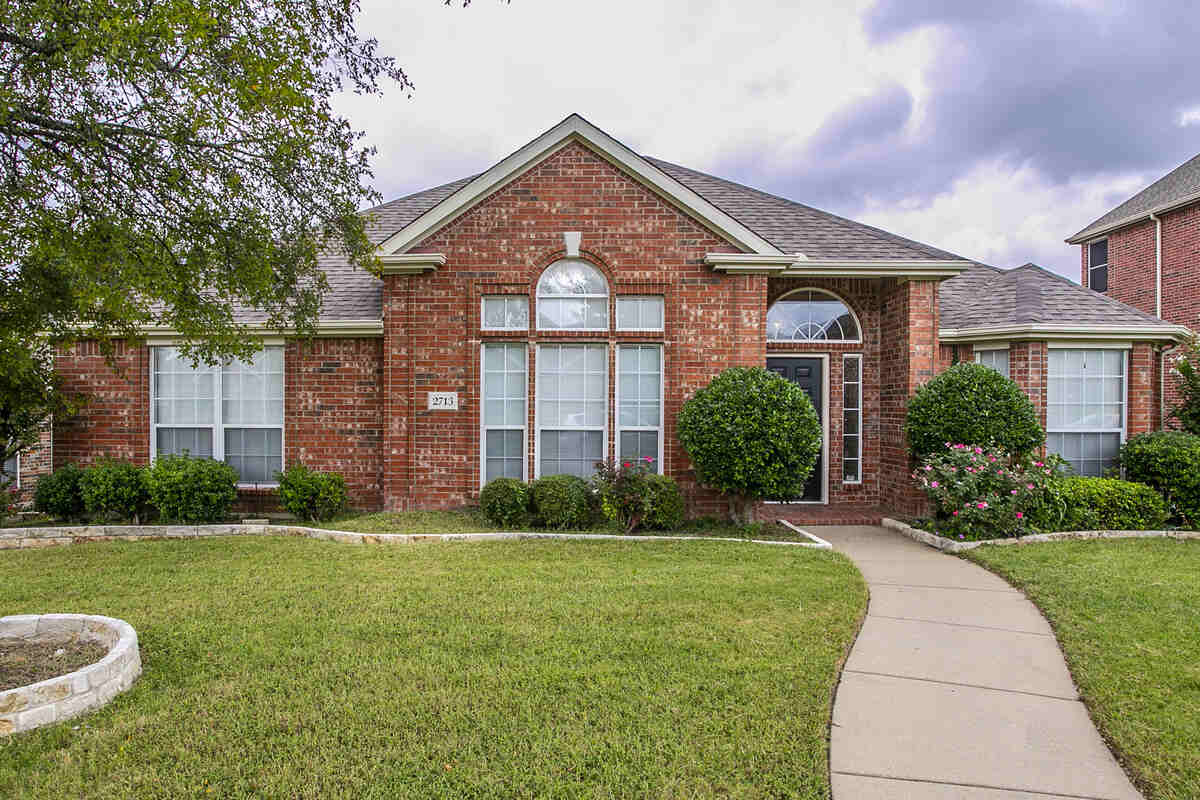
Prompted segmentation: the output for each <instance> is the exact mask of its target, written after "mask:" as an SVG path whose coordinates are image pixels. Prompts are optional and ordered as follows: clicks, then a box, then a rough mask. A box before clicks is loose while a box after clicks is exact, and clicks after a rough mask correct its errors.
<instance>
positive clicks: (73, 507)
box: [33, 464, 84, 520]
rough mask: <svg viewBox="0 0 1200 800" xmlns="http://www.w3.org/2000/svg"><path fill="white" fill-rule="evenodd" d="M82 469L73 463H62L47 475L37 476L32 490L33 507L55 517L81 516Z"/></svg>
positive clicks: (71, 517) (69, 518)
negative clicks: (35, 484)
mask: <svg viewBox="0 0 1200 800" xmlns="http://www.w3.org/2000/svg"><path fill="white" fill-rule="evenodd" d="M82 477H83V470H81V469H80V468H79V467H77V466H75V465H74V464H63V465H62V466H61V467H59V468H58V469H56V470H54V472H51V473H50V474H49V475H43V476H42V477H40V478H38V482H37V487H36V488H35V489H34V490H33V507H34V509H35V510H37V511H40V512H42V513H43V514H49V515H50V516H52V517H55V518H56V519H62V520H72V519H79V518H80V517H82V516H83V509H84V506H83V494H82V493H81V491H80V487H79V481H80V478H82Z"/></svg>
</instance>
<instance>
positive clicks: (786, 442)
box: [679, 367, 821, 523]
mask: <svg viewBox="0 0 1200 800" xmlns="http://www.w3.org/2000/svg"><path fill="white" fill-rule="evenodd" d="M679 441H680V442H681V443H682V444H683V447H684V449H685V450H687V454H688V458H690V459H691V461H692V465H693V466H694V467H695V469H696V477H697V478H698V479H699V481H700V482H701V483H702V484H705V485H706V486H711V487H712V488H714V489H716V490H717V491H719V492H721V493H722V494H725V495H728V496H729V513H730V517H731V518H732V519H733V520H734V521H735V522H742V523H745V522H750V521H752V520H753V518H754V503H755V502H756V501H758V500H760V499H764V498H765V499H790V498H795V497H799V496H800V495H802V494H803V493H804V483H805V481H807V480H808V476H809V475H811V474H812V470H813V467H814V466H815V465H816V461H817V455H818V454H819V453H820V452H821V423H820V421H819V420H818V419H817V412H816V410H815V409H814V408H813V405H812V402H811V401H810V400H809V399H808V395H807V394H805V393H804V390H803V389H801V388H800V387H799V386H797V385H796V384H794V383H792V382H791V381H788V380H786V379H784V378H781V377H780V376H779V375H776V374H775V373H773V372H768V371H767V370H765V369H762V368H761V367H755V368H747V367H732V368H730V369H727V370H725V371H724V372H722V373H721V374H720V375H718V376H717V377H715V378H713V380H712V382H711V383H709V384H708V386H706V387H704V388H703V389H701V390H700V391H698V392H696V394H695V395H693V396H692V397H691V399H689V400H688V401H687V402H686V403H684V404H683V408H682V409H681V410H680V412H679Z"/></svg>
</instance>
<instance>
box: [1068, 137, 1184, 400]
mask: <svg viewBox="0 0 1200 800" xmlns="http://www.w3.org/2000/svg"><path fill="white" fill-rule="evenodd" d="M1067 242H1068V243H1069V244H1077V245H1079V251H1080V268H1079V279H1080V282H1081V283H1082V284H1083V285H1084V286H1088V287H1090V288H1092V289H1094V290H1095V291H1097V292H1101V293H1102V294H1104V295H1105V296H1107V297H1111V298H1113V299H1115V300H1120V301H1121V302H1122V303H1125V304H1127V305H1130V306H1133V307H1134V308H1137V309H1140V310H1141V311H1144V312H1146V313H1147V314H1151V315H1153V316H1155V317H1156V318H1159V319H1162V320H1165V321H1167V322H1172V323H1175V324H1177V325H1185V326H1187V327H1188V328H1190V329H1191V330H1193V331H1195V330H1198V329H1200V155H1197V156H1196V157H1194V158H1192V159H1191V160H1189V161H1186V162H1184V163H1183V164H1180V165H1179V166H1178V167H1176V168H1175V169H1173V170H1172V171H1171V172H1169V173H1167V174H1166V175H1164V176H1163V177H1161V178H1159V179H1158V180H1157V181H1155V182H1154V183H1152V184H1150V185H1149V186H1147V187H1146V188H1145V189H1143V190H1141V191H1140V192H1138V193H1137V194H1135V195H1134V196H1133V197H1130V198H1129V199H1128V200H1126V201H1124V202H1123V203H1121V204H1120V205H1118V206H1117V207H1116V208H1113V209H1112V210H1111V211H1109V212H1108V213H1106V214H1104V215H1103V216H1101V217H1100V218H1099V219H1097V220H1095V221H1094V222H1092V223H1091V224H1090V225H1088V226H1087V227H1086V228H1084V229H1083V230H1081V231H1079V233H1076V234H1075V235H1074V236H1072V237H1071V238H1069V239H1067ZM1169 362H1170V359H1169V358H1168V359H1166V360H1165V361H1164V363H1163V374H1162V377H1161V380H1162V381H1163V385H1164V391H1163V393H1162V404H1163V406H1162V411H1161V413H1162V414H1163V417H1164V419H1165V418H1166V416H1167V415H1168V414H1169V412H1170V409H1171V407H1172V406H1174V405H1175V404H1176V403H1177V402H1178V399H1179V398H1178V391H1177V384H1176V382H1175V379H1174V377H1173V376H1172V374H1171V371H1170V363H1169Z"/></svg>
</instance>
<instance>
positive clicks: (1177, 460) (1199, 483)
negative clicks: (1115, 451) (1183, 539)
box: [1121, 431, 1200, 527]
mask: <svg viewBox="0 0 1200 800" xmlns="http://www.w3.org/2000/svg"><path fill="white" fill-rule="evenodd" d="M1121 467H1122V468H1123V469H1124V471H1125V477H1126V478H1128V479H1129V480H1131V481H1137V482H1139V483H1144V484H1146V485H1147V486H1150V487H1152V488H1154V489H1156V490H1157V491H1158V492H1159V493H1160V494H1161V495H1162V496H1163V498H1164V499H1165V500H1166V501H1167V506H1168V508H1169V509H1172V510H1173V511H1174V512H1175V513H1176V514H1178V515H1179V516H1180V517H1181V518H1182V519H1183V520H1184V522H1186V523H1187V525H1188V526H1189V527H1196V525H1198V524H1200V436H1194V435H1192V434H1190V433H1182V432H1180V431H1158V432H1157V433H1143V434H1140V435H1138V436H1132V437H1130V439H1129V441H1127V442H1125V445H1124V446H1123V447H1122V448H1121Z"/></svg>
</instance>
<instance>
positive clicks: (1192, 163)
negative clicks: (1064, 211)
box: [1067, 153, 1200, 242]
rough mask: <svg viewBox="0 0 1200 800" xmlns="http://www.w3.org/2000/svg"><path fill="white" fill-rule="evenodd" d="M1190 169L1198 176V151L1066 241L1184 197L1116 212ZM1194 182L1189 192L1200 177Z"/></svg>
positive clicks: (1197, 186)
mask: <svg viewBox="0 0 1200 800" xmlns="http://www.w3.org/2000/svg"><path fill="white" fill-rule="evenodd" d="M1192 169H1196V171H1197V175H1198V176H1200V153H1197V154H1196V155H1194V156H1192V157H1191V158H1189V159H1187V160H1186V161H1184V162H1183V163H1182V164H1180V165H1178V166H1176V167H1174V168H1173V169H1170V170H1168V171H1167V172H1165V173H1163V174H1162V175H1160V176H1159V177H1158V178H1157V179H1155V180H1153V181H1151V182H1150V183H1148V184H1146V185H1145V186H1143V187H1142V188H1141V189H1140V190H1138V191H1136V192H1134V193H1133V194H1131V195H1130V196H1129V197H1126V198H1125V199H1124V200H1122V201H1121V202H1120V203H1117V205H1115V206H1113V207H1112V208H1110V209H1109V210H1108V211H1106V212H1104V213H1103V214H1101V215H1100V216H1098V217H1096V218H1095V219H1094V220H1092V221H1091V222H1089V223H1088V224H1087V225H1085V226H1084V227H1083V228H1081V229H1080V230H1079V232H1078V233H1076V234H1075V235H1073V236H1072V237H1071V238H1070V239H1068V240H1067V241H1068V242H1070V241H1071V240H1073V239H1079V238H1081V237H1084V236H1087V235H1088V234H1089V233H1090V232H1091V231H1093V230H1095V231H1102V230H1106V229H1109V228H1110V227H1111V226H1114V225H1115V226H1117V227H1121V226H1122V225H1123V224H1125V221H1126V220H1128V222H1130V223H1132V222H1136V221H1137V220H1138V219H1139V218H1140V217H1143V216H1145V215H1147V214H1149V213H1153V211H1154V209H1155V208H1157V207H1158V206H1161V205H1164V204H1170V203H1173V202H1175V201H1177V200H1179V199H1180V197H1186V196H1187V194H1186V193H1185V194H1184V195H1178V194H1176V195H1175V196H1173V197H1171V198H1170V199H1168V200H1165V201H1163V202H1159V203H1155V204H1153V205H1152V206H1150V207H1149V208H1148V209H1144V210H1142V211H1130V212H1129V213H1126V214H1118V212H1119V211H1121V209H1123V208H1125V207H1126V206H1133V205H1137V201H1138V200H1139V199H1141V198H1143V197H1146V196H1148V195H1151V194H1153V192H1154V190H1155V189H1156V188H1158V187H1159V186H1161V185H1163V184H1164V183H1168V182H1169V181H1170V180H1171V179H1172V178H1173V177H1174V176H1175V175H1177V174H1179V173H1181V172H1184V173H1186V172H1190V171H1192ZM1194 183H1195V185H1193V186H1192V187H1191V193H1193V194H1194V193H1195V192H1197V191H1200V177H1198V178H1197V180H1196V181H1195V182H1194ZM1106 220H1107V221H1106Z"/></svg>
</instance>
